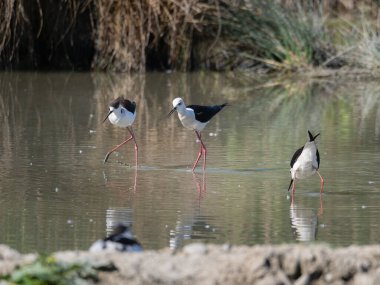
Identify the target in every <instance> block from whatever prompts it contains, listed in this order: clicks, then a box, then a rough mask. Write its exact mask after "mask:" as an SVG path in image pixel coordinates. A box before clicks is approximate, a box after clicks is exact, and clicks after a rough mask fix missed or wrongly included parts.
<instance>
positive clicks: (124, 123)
mask: <svg viewBox="0 0 380 285" xmlns="http://www.w3.org/2000/svg"><path fill="white" fill-rule="evenodd" d="M135 118H136V112H135V113H134V114H132V113H129V112H125V113H124V114H123V115H120V114H119V115H118V116H117V115H116V114H114V113H111V114H110V115H109V117H108V119H109V121H110V122H111V123H112V124H114V125H116V126H118V127H121V128H126V127H129V126H131V125H132V124H133V122H134V120H135Z"/></svg>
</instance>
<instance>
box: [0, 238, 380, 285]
mask: <svg viewBox="0 0 380 285" xmlns="http://www.w3.org/2000/svg"><path fill="white" fill-rule="evenodd" d="M54 256H55V258H56V260H57V261H59V262H68V263H72V262H75V263H79V264H90V265H91V266H92V267H94V268H96V269H97V271H98V277H99V280H98V284H297V285H301V284H361V285H362V284H364V285H366V284H380V246H363V247H359V246H352V247H347V248H338V249H332V248H330V247H328V246H323V245H313V246H304V245H280V246H254V247H246V246H227V245H224V246H219V245H204V244H197V243H195V244H191V245H188V246H186V247H184V248H183V249H182V250H179V251H176V252H174V251H172V250H170V249H163V250H159V251H145V252H143V253H97V254H94V253H89V252H85V251H66V252H57V253H55V254H54ZM36 258H37V255H35V254H29V255H21V254H19V253H17V252H16V251H14V250H12V249H10V248H8V247H7V246H0V274H1V275H5V274H9V273H11V272H12V271H13V270H14V269H15V268H16V267H17V266H20V265H22V264H26V263H30V262H32V261H33V260H35V259H36ZM89 283H90V284H91V283H93V281H91V280H90V281H89Z"/></svg>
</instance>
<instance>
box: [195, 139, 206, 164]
mask: <svg viewBox="0 0 380 285" xmlns="http://www.w3.org/2000/svg"><path fill="white" fill-rule="evenodd" d="M197 137H198V139H199V141H200V142H201V151H202V152H203V154H204V156H203V171H205V170H206V157H207V149H206V146H205V144H204V143H203V141H202V134H201V132H197Z"/></svg>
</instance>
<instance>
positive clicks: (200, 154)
mask: <svg viewBox="0 0 380 285" xmlns="http://www.w3.org/2000/svg"><path fill="white" fill-rule="evenodd" d="M195 134H196V135H197V138H198V139H199V140H200V142H201V145H200V148H199V152H198V156H197V159H196V160H195V163H194V165H193V169H192V171H193V172H194V169H195V167H196V166H197V164H198V161H199V159H200V158H201V156H202V150H203V142H202V140H201V137H200V135H199V133H198V132H197V131H195Z"/></svg>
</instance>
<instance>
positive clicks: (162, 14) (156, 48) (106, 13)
mask: <svg viewBox="0 0 380 285" xmlns="http://www.w3.org/2000/svg"><path fill="white" fill-rule="evenodd" d="M216 2H218V1H216ZM214 5H215V4H213V1H210V3H208V2H207V1H200V0H162V1H160V0H142V1H133V0H116V1H108V0H100V1H99V2H97V4H96V9H97V13H98V16H97V19H98V21H97V30H96V39H95V45H96V55H95V59H94V63H93V66H94V67H97V68H100V69H107V70H114V71H127V72H130V71H145V69H146V67H147V64H149V63H148V62H147V58H148V57H149V54H151V55H152V56H151V58H150V59H149V62H151V63H150V64H152V65H154V66H155V67H157V66H160V67H161V68H173V69H180V70H188V69H189V67H190V65H191V64H190V61H191V60H190V59H191V52H192V46H193V39H194V36H193V35H194V33H195V32H199V33H200V32H201V31H202V30H203V29H204V27H205V25H206V22H205V21H203V18H204V15H205V14H206V13H207V12H208V11H209V10H210V9H212V8H213V6H214Z"/></svg>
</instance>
